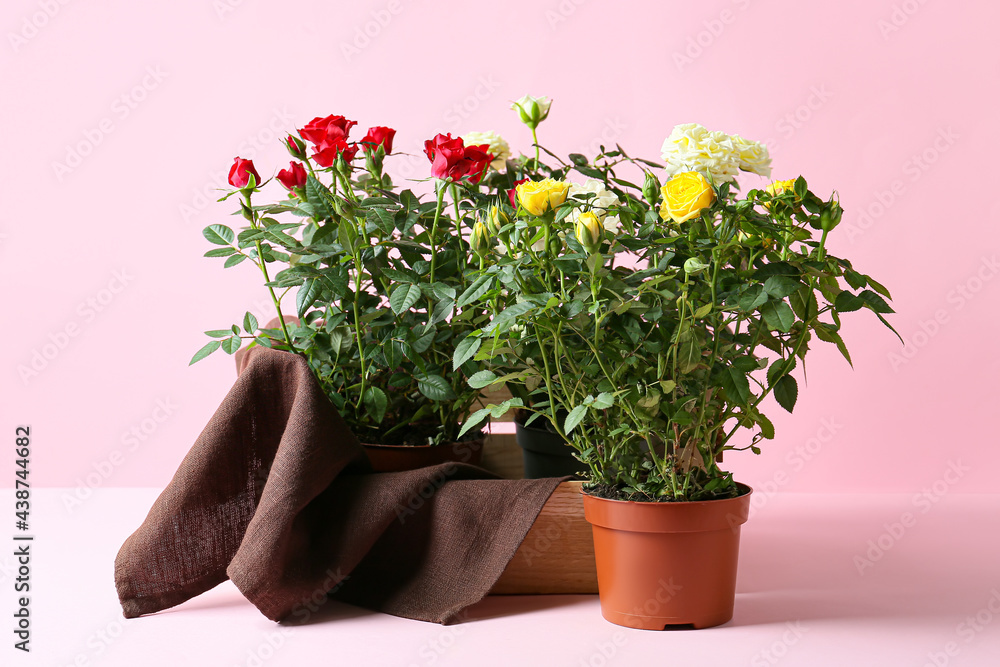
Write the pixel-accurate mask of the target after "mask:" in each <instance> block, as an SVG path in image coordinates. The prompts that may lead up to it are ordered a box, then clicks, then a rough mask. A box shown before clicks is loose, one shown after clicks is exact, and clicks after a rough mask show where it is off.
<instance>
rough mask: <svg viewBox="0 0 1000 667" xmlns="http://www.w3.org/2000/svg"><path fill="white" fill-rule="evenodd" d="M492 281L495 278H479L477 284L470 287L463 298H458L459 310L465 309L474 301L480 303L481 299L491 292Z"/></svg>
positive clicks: (463, 294)
mask: <svg viewBox="0 0 1000 667" xmlns="http://www.w3.org/2000/svg"><path fill="white" fill-rule="evenodd" d="M492 281H493V276H488V275H487V276H479V278H477V279H476V282H474V283H472V284H471V285H469V287H468V289H466V290H465V291H464V292H462V296H460V297H458V303H457V304H456V305H457V306H458V307H459V308H463V307H465V306H466V305H468V304H470V303H472V302H473V301H478V300H479V298H480V297H482V296H483V295H484V294H486V293H487V292H488V291H489V290H490V285H491V283H492Z"/></svg>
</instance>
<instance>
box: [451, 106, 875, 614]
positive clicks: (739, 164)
mask: <svg viewBox="0 0 1000 667" xmlns="http://www.w3.org/2000/svg"><path fill="white" fill-rule="evenodd" d="M663 157H664V161H665V162H666V166H665V168H664V167H663V166H662V165H659V164H658V163H654V162H649V161H644V160H634V159H632V158H630V157H629V156H628V155H626V154H625V153H624V151H622V150H621V149H620V148H617V149H615V150H602V152H601V153H600V154H599V155H598V156H597V157H596V159H594V160H593V161H589V160H588V159H587V158H585V157H584V156H582V155H571V156H570V161H569V162H568V163H563V164H564V169H561V170H555V171H553V176H555V178H550V179H545V180H541V181H533V182H527V183H522V184H521V185H519V186H518V187H517V209H516V213H515V214H514V215H513V216H511V219H510V221H509V222H506V224H504V225H502V226H500V227H495V226H493V227H489V228H488V229H487V232H488V233H484V235H483V239H482V240H481V241H480V243H479V245H478V246H477V247H476V250H477V252H478V255H479V257H480V258H481V261H480V266H481V269H480V275H479V277H478V278H477V279H476V280H475V282H474V283H473V284H472V285H471V286H470V290H469V291H470V292H471V293H472V294H474V295H475V296H476V297H478V299H479V302H480V303H481V304H482V305H483V306H484V307H486V308H488V309H489V312H490V314H491V318H490V321H489V323H488V324H486V325H485V326H482V327H481V328H479V329H477V330H476V331H474V332H473V336H474V337H475V341H476V342H474V343H469V345H470V346H473V347H474V348H475V350H474V352H475V354H476V358H477V359H482V360H484V361H485V362H486V363H487V365H488V367H487V368H484V369H483V370H481V371H479V372H477V373H475V374H474V375H472V376H471V377H470V379H469V381H470V384H471V386H472V387H474V388H476V389H481V388H488V387H491V386H493V385H496V384H500V383H504V384H506V385H507V386H508V387H511V388H512V392H513V393H514V394H515V395H519V396H526V397H527V400H523V404H524V405H523V408H524V409H526V410H529V411H531V412H533V413H535V414H537V415H539V416H540V417H541V418H544V419H547V420H548V421H549V422H550V423H551V425H552V428H553V429H555V430H556V431H557V432H558V433H559V434H560V435H562V436H564V437H565V438H566V439H567V440H569V442H570V443H571V444H572V446H573V447H574V448H575V449H576V451H577V455H578V456H579V458H580V460H581V461H583V462H584V463H585V464H586V465H587V467H588V473H589V484H588V485H587V486H586V487H585V488H586V492H585V496H584V505H585V510H586V513H587V518H588V520H590V521H591V523H592V524H593V530H594V538H595V548H596V554H597V562H598V578H599V581H600V585H601V595H602V609H603V613H604V615H605V617H606V618H608V619H609V620H612V621H613V622H616V623H620V624H623V625H632V626H636V627H645V628H663V627H664V626H665V625H669V624H693V625H695V626H696V627H703V626H708V625H716V624H719V623H723V622H725V621H727V620H728V619H729V618H731V616H732V610H733V597H734V593H735V572H736V558H737V553H738V544H739V542H738V540H739V526H740V525H741V524H742V523H743V522H744V521H745V520H746V517H747V510H748V508H749V494H750V489H749V488H748V487H746V486H744V485H742V484H739V483H738V482H737V481H735V480H734V479H733V475H732V474H731V473H730V472H729V471H727V470H725V469H724V468H723V466H722V463H721V460H722V454H723V453H724V452H726V451H732V450H747V449H749V450H752V451H753V452H755V453H759V452H760V449H759V446H760V444H761V443H762V441H764V440H769V439H772V438H773V437H774V435H775V434H774V427H773V425H772V423H771V421H770V419H769V418H768V417H767V416H766V415H765V414H764V412H763V411H762V404H763V402H764V399H765V398H767V397H768V396H771V395H773V396H774V397H775V398H776V399H777V402H778V404H779V405H780V406H781V407H783V408H784V409H786V410H788V411H791V410H792V409H793V407H794V405H795V403H796V398H797V396H798V382H797V380H796V379H795V376H794V375H793V371H795V370H796V368H797V367H799V366H801V365H803V364H804V363H805V359H806V355H807V353H808V351H809V349H810V345H811V344H815V341H816V340H819V341H825V342H828V343H831V344H833V345H835V346H836V347H837V348H838V349H839V350H840V352H841V353H842V354H843V355H844V357H845V358H847V360H848V361H850V357H849V354H848V351H847V347H846V345H845V344H844V341H843V339H842V338H841V324H842V322H841V315H842V314H844V313H847V312H851V311H855V310H860V309H867V310H870V311H873V312H874V313H875V315H876V316H877V317H878V318H879V319H880V320H882V322H884V323H885V324H886V325H887V326H889V325H888V322H886V320H885V318H884V315H885V314H887V313H891V312H892V310H891V308H890V307H889V305H888V303H887V301H886V299H887V298H889V293H888V291H887V290H886V289H885V288H883V287H882V286H881V285H880V284H879V283H878V282H876V281H875V280H874V279H873V278H871V277H870V276H868V275H865V274H863V273H861V272H859V271H857V270H856V269H855V268H854V267H853V266H852V265H851V263H850V262H849V261H848V260H846V259H843V258H839V257H835V256H833V255H832V254H830V252H829V251H828V249H827V239H828V235H829V234H830V233H831V232H833V231H834V230H835V229H836V227H837V224H838V223H839V221H840V219H841V216H842V213H843V211H842V209H841V207H840V204H839V203H838V201H837V199H836V198H835V197H829V198H821V197H819V196H817V195H816V194H815V193H813V192H812V191H811V190H810V189H809V187H808V185H807V183H806V180H805V179H804V178H802V177H798V178H796V179H792V180H789V181H778V182H775V183H772V184H771V185H770V186H768V187H767V188H765V189H752V190H750V191H749V192H748V193H747V194H746V195H745V196H741V195H739V194H738V189H737V188H738V186H737V183H736V180H735V177H736V175H737V174H738V173H739V171H740V170H743V171H751V172H754V173H757V174H760V175H765V176H766V175H769V172H770V160H769V158H768V155H767V151H766V148H765V147H764V146H762V145H761V144H757V143H754V142H750V141H746V140H744V139H742V138H740V137H738V136H728V135H724V134H722V133H716V132H709V131H707V130H705V128H702V127H701V126H697V125H686V126H678V127H677V128H675V130H674V132H673V134H672V135H671V136H670V137H669V138H668V139H667V141H666V142H665V145H664V156H663ZM628 166H631V168H632V169H633V170H635V169H636V168H638V169H641V170H642V172H644V181H643V185H641V186H640V185H637V184H634V183H630V182H628V181H626V180H624V179H623V178H621V177H620V176H619V175H618V171H621V170H623V169H625V168H626V167H628ZM659 169H664V171H665V173H663V176H664V177H665V179H666V180H665V183H664V184H663V185H662V188H661V187H660V180H659V177H658V176H657V173H658V171H659ZM571 170H575V171H577V172H580V173H582V174H583V175H584V176H586V177H589V178H592V179H595V180H596V181H597V182H598V184H599V187H600V188H602V189H605V190H606V191H607V192H608V193H609V194H610V195H613V197H614V198H615V200H616V201H611V202H610V203H609V201H608V200H604V201H601V197H600V196H598V195H597V194H596V193H595V194H592V195H590V196H588V195H586V194H584V195H583V196H580V197H571V196H567V195H568V192H569V188H570V184H569V183H568V182H566V181H565V180H563V177H564V176H565V175H566V174H567V173H568V172H569V171H571ZM488 211H489V209H488V208H486V207H485V206H484V207H483V210H482V214H483V215H484V216H485V215H487V214H488ZM612 216H613V217H614V218H615V219H616V220H615V222H614V224H608V219H609V217H612ZM465 301H466V299H465V298H460V303H464V302H465ZM890 328H891V326H890ZM470 351H473V350H472V349H471V348H468V349H467V348H466V347H465V346H463V354H469V353H470ZM458 361H460V359H456V362H458ZM509 407H510V405H509V402H508V404H504V405H499V406H487V407H486V408H483V409H481V410H479V411H477V412H476V413H474V414H473V415H472V416H471V417H470V419H469V420H468V421H467V422H466V424H465V426H464V428H466V429H470V428H474V427H475V426H476V425H477V424H479V423H480V422H481V420H483V419H486V418H487V417H489V416H490V415H492V416H498V415H499V414H501V413H502V412H504V411H505V410H507V409H509ZM727 462H728V457H727ZM653 534H659V535H660V536H662V537H663V538H664V539H661V540H660V541H652V540H650V536H651V535H653ZM613 542H617V543H618V544H619V546H614V545H613ZM622 543H624V546H622ZM671 577H672V578H673V579H671ZM661 580H662V581H676V582H677V585H678V588H676V589H674V590H673V591H672V592H671V594H670V595H666V596H661V595H658V594H657V590H658V583H657V582H659V581H661ZM661 598H662V599H661ZM650 601H652V603H650Z"/></svg>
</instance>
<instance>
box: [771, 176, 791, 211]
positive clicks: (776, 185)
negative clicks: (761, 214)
mask: <svg viewBox="0 0 1000 667" xmlns="http://www.w3.org/2000/svg"><path fill="white" fill-rule="evenodd" d="M764 192H766V193H767V194H769V195H771V196H772V197H777V196H778V195H782V194H784V193H786V192H795V179H794V178H790V179H788V180H787V181H775V182H773V183H771V184H770V185H768V186H767V187H766V188H764ZM796 201H798V198H797V197H796ZM764 208H766V209H767V210H769V211H770V210H771V203H770V202H768V203H766V204H764Z"/></svg>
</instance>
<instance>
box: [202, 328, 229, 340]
mask: <svg viewBox="0 0 1000 667" xmlns="http://www.w3.org/2000/svg"><path fill="white" fill-rule="evenodd" d="M205 335H206V336H211V337H212V338H225V337H226V336H232V335H233V332H232V330H231V329H212V330H211V331H206V332H205Z"/></svg>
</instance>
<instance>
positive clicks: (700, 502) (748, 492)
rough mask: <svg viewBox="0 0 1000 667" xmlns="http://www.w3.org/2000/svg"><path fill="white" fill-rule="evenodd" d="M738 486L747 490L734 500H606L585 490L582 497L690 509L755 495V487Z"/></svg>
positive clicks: (620, 502)
mask: <svg viewBox="0 0 1000 667" xmlns="http://www.w3.org/2000/svg"><path fill="white" fill-rule="evenodd" d="M736 486H737V487H738V488H740V489H745V490H744V491H743V493H741V494H740V495H738V496H734V497H732V498H713V499H712V500H671V501H662V502H660V501H656V500H618V499H617V498H604V497H602V496H595V495H593V494H590V493H587V490H586V489H583V488H581V489H580V495H581V496H586V497H587V498H590V499H591V500H599V501H601V502H606V503H618V504H620V505H636V506H642V507H655V506H659V505H665V506H674V507H676V506H680V505H684V506H689V507H690V506H695V505H709V504H715V503H718V502H725V501H727V500H730V501H731V500H739V499H740V498H744V497H746V496H749V495H751V494H752V493H753V487H752V486H750V485H749V484H744V483H743V482H736Z"/></svg>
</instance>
